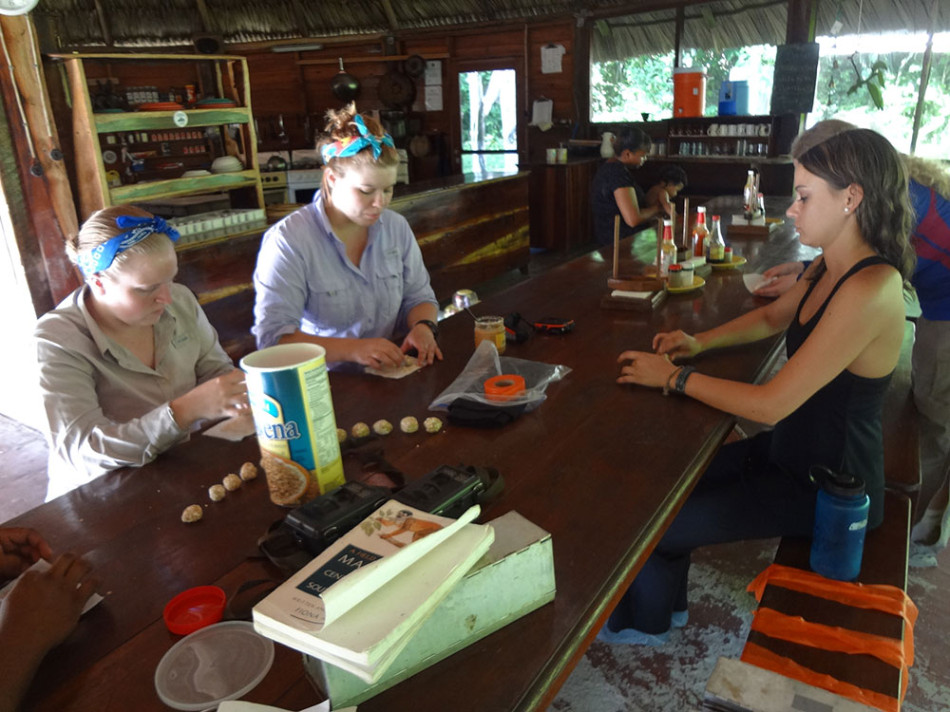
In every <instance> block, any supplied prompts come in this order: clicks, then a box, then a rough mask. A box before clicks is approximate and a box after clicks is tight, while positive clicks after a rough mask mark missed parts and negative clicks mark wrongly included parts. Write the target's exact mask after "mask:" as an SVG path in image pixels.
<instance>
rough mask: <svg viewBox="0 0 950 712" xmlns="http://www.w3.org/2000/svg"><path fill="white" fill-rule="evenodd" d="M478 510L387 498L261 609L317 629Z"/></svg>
mask: <svg viewBox="0 0 950 712" xmlns="http://www.w3.org/2000/svg"><path fill="white" fill-rule="evenodd" d="M479 511H480V510H479V508H478V506H477V505H476V506H473V507H471V508H469V509H468V510H467V511H466V512H465V513H463V514H462V516H461V517H459V518H458V519H457V520H456V519H448V518H446V517H439V516H436V515H434V514H429V513H428V512H423V511H421V510H416V509H413V508H412V507H408V506H406V505H404V504H402V503H401V502H397V501H396V500H389V501H388V502H386V503H385V504H384V505H382V506H381V507H380V508H379V509H377V510H376V511H375V512H373V513H372V514H371V515H369V516H368V517H367V518H366V519H364V520H363V521H362V522H360V523H359V524H358V525H357V526H356V527H354V528H353V529H351V530H350V531H349V532H347V533H346V534H344V535H343V536H342V537H340V538H339V539H337V540H336V541H335V542H333V543H332V544H330V546H329V547H327V548H326V550H324V551H323V552H321V553H320V554H318V555H317V556H316V557H315V558H314V559H313V560H312V561H311V562H310V563H309V564H307V565H306V566H304V567H303V568H302V569H301V570H300V571H298V572H297V573H296V574H294V575H293V576H291V577H290V578H289V579H288V580H287V581H286V582H285V583H284V584H283V585H281V586H280V587H279V588H278V589H277V590H276V591H274V593H272V594H271V595H270V596H268V597H267V598H266V599H264V601H262V602H261V603H260V604H258V606H259V607H262V611H270V610H272V609H274V607H276V609H275V610H276V612H278V613H279V614H280V615H282V616H283V615H289V616H290V617H291V618H293V619H294V623H293V624H294V625H295V626H296V627H298V628H300V629H301V630H305V631H308V632H316V631H319V630H321V629H322V628H323V627H324V626H327V625H330V624H331V623H332V622H333V621H334V620H336V619H337V618H339V617H340V616H342V615H343V614H344V613H346V612H347V611H348V610H349V609H350V608H352V607H353V606H355V605H356V604H357V603H359V602H360V601H361V600H363V599H364V598H366V597H367V596H368V595H370V594H371V593H372V592H373V591H375V590H376V589H378V588H380V587H381V586H384V585H385V584H386V583H387V582H388V581H389V580H390V579H392V578H393V577H394V576H396V575H397V574H399V573H400V572H401V571H404V570H405V569H406V568H408V567H409V566H410V565H411V564H412V563H413V562H415V561H418V560H419V559H420V558H421V557H423V556H425V555H426V554H428V553H429V552H430V551H432V550H433V549H434V548H435V547H437V546H438V545H439V544H441V543H442V542H443V541H445V539H447V538H448V537H450V536H451V535H452V534H454V533H455V532H456V531H458V530H459V529H460V528H462V527H463V526H465V524H467V523H468V522H471V521H472V520H474V519H475V518H476V517H477V516H478V514H479ZM272 599H273V600H272ZM255 610H256V609H255Z"/></svg>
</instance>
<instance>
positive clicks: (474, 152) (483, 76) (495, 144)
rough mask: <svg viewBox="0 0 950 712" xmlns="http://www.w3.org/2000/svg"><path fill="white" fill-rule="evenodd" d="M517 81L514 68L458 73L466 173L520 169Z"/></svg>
mask: <svg viewBox="0 0 950 712" xmlns="http://www.w3.org/2000/svg"><path fill="white" fill-rule="evenodd" d="M515 80H516V74H515V70H514V69H494V70H488V71H477V72H461V73H459V109H460V112H461V128H462V131H461V134H462V141H461V143H462V146H461V154H462V172H463V173H475V174H486V173H494V172H498V171H509V170H515V169H517V167H518V112H517V94H516V82H515Z"/></svg>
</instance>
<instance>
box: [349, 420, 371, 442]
mask: <svg viewBox="0 0 950 712" xmlns="http://www.w3.org/2000/svg"><path fill="white" fill-rule="evenodd" d="M350 433H352V435H353V437H354V438H365V437H366V436H367V435H369V426H368V425H367V424H366V423H363V422H359V423H357V424H356V425H354V426H353V427H352V428H350Z"/></svg>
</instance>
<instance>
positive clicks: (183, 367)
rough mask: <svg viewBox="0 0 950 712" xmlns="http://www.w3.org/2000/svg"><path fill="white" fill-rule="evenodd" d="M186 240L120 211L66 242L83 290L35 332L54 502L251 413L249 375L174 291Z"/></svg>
mask: <svg viewBox="0 0 950 712" xmlns="http://www.w3.org/2000/svg"><path fill="white" fill-rule="evenodd" d="M176 239H178V233H177V232H176V231H175V230H174V229H173V228H170V227H169V226H168V225H167V224H166V223H165V221H164V220H163V219H161V218H158V217H155V216H153V215H151V214H150V213H147V212H145V211H144V210H140V209H138V208H134V207H132V206H128V205H123V206H115V207H109V208H105V209H103V210H100V211H98V212H96V213H93V214H92V215H91V216H90V217H89V219H88V220H86V222H85V223H84V224H83V226H82V228H81V229H80V230H79V233H78V234H77V235H74V236H72V237H71V238H70V239H69V240H68V241H67V244H66V251H67V253H68V255H69V258H70V260H71V261H72V262H73V263H74V264H75V265H77V266H78V267H79V269H80V271H81V272H82V275H83V277H84V279H85V283H84V284H83V285H82V286H81V287H79V288H78V289H76V291H74V292H73V293H72V294H70V295H69V296H68V297H66V299H64V300H63V301H62V302H61V303H60V304H59V305H58V306H57V307H56V308H55V309H53V310H52V311H50V312H49V313H47V314H45V315H44V316H43V317H41V318H40V319H39V321H38V322H37V324H36V328H35V331H34V337H35V339H36V348H37V361H38V365H39V380H40V390H41V394H42V398H43V405H44V407H45V410H46V417H47V420H48V423H49V433H48V437H49V445H50V453H49V486H48V488H47V494H46V497H47V500H49V499H52V498H54V497H57V496H59V495H61V494H64V493H65V492H68V491H69V490H71V489H74V488H76V487H78V486H80V485H82V484H84V483H86V482H88V481H90V480H92V479H94V478H95V477H98V476H100V475H103V474H105V473H107V472H109V471H111V470H114V469H117V468H120V467H125V466H140V465H144V464H146V463H148V462H151V461H152V460H154V459H155V457H157V456H158V455H159V453H161V452H164V451H165V450H168V449H169V448H170V447H172V446H173V445H175V444H176V443H179V442H181V441H183V440H185V439H187V437H188V435H189V432H190V431H191V430H192V429H193V427H194V426H196V425H197V424H198V423H199V422H200V421H203V420H210V419H215V418H223V417H226V416H231V415H238V414H241V413H246V412H247V407H248V404H247V388H246V387H245V384H244V374H243V372H241V371H240V370H237V369H235V368H234V364H233V363H232V362H231V359H230V358H228V355H227V354H226V353H225V352H224V349H222V348H221V345H220V344H219V343H218V337H217V334H216V333H215V331H214V329H213V328H212V327H211V324H210V323H208V319H207V317H206V316H205V313H204V311H202V309H201V307H200V306H199V305H198V301H197V300H196V299H195V296H194V294H192V292H191V290H189V289H188V288H187V287H185V286H183V285H180V284H175V283H174V282H173V280H174V278H175V275H176V274H177V272H178V258H177V256H176V255H175V247H174V241H175V240H176Z"/></svg>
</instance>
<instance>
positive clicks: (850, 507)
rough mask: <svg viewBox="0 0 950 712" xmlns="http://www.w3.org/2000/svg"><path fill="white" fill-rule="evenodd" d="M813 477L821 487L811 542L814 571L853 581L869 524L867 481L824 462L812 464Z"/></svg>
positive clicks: (858, 571) (827, 576)
mask: <svg viewBox="0 0 950 712" xmlns="http://www.w3.org/2000/svg"><path fill="white" fill-rule="evenodd" d="M811 477H812V479H813V480H814V481H815V482H816V483H817V484H818V485H819V487H820V489H819V490H818V498H817V501H816V502H815V530H814V536H813V537H812V543H811V560H810V562H811V568H812V571H814V572H815V573H818V574H821V575H822V576H824V577H825V578H830V579H837V580H839V581H853V580H854V579H856V578H857V577H858V574H859V573H860V571H861V556H862V554H863V553H864V534H865V532H866V531H867V528H868V507H869V505H870V499H869V498H868V496H867V494H865V492H864V481H863V480H862V479H861V478H860V477H855V476H854V475H850V474H847V473H845V472H834V471H833V470H830V469H828V468H827V467H823V466H820V465H819V466H815V467H812V468H811Z"/></svg>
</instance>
